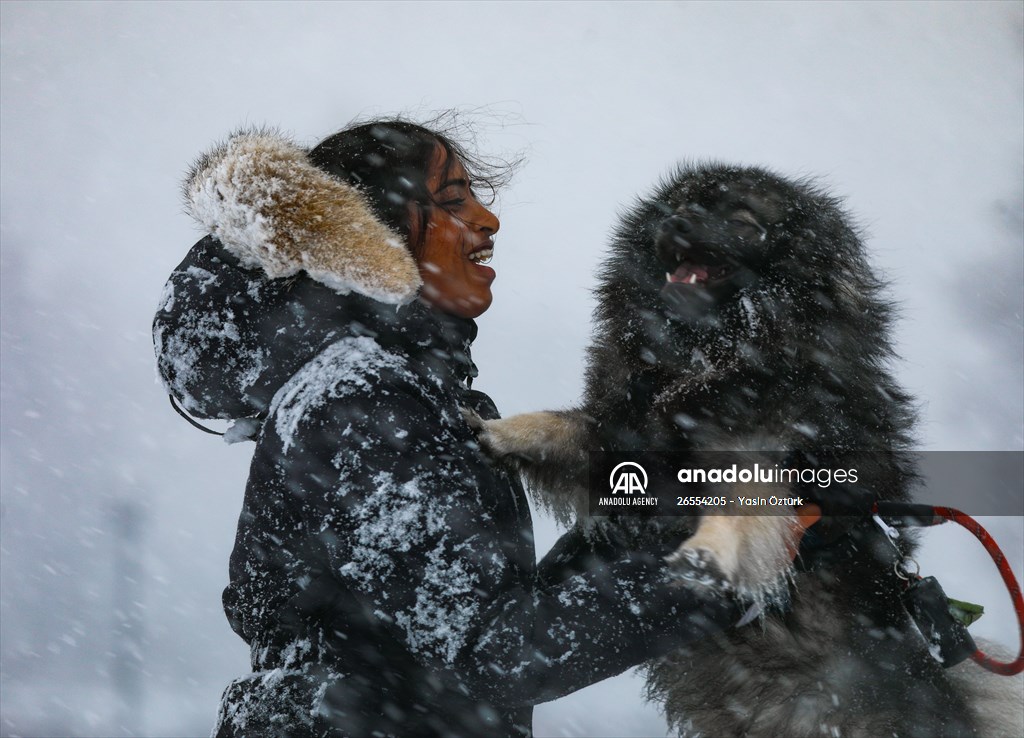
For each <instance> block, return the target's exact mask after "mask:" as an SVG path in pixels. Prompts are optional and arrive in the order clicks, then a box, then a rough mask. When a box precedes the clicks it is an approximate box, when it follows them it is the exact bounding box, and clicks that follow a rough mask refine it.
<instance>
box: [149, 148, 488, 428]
mask: <svg viewBox="0 0 1024 738" xmlns="http://www.w3.org/2000/svg"><path fill="white" fill-rule="evenodd" d="M184 192H185V196H186V202H187V208H188V211H189V213H190V214H191V215H192V216H193V217H194V218H195V219H196V220H197V221H199V223H200V224H201V225H202V226H203V227H204V228H206V229H207V230H208V231H209V232H210V233H211V234H212V235H210V236H207V237H206V238H204V239H202V240H201V241H200V242H199V243H197V244H196V245H195V246H194V247H193V248H192V250H191V251H190V252H189V254H188V256H187V257H186V258H185V260H184V261H183V262H182V263H181V264H180V265H178V267H177V268H176V269H175V270H174V272H173V273H172V274H171V277H170V279H168V281H167V284H166V286H165V288H164V294H163V296H162V299H161V301H160V305H159V307H158V309H157V313H156V316H155V318H154V320H153V341H154V345H155V348H156V355H157V367H158V371H159V374H160V377H161V379H162V380H163V383H164V386H165V387H166V389H167V391H168V393H170V394H171V395H173V396H174V397H175V398H176V399H177V400H178V401H179V402H180V403H181V404H182V405H183V406H184V407H185V409H186V410H188V411H189V412H190V413H191V414H193V415H195V416H197V417H202V418H224V419H238V418H249V417H254V416H258V415H262V414H264V413H265V412H266V410H267V408H268V407H269V405H270V402H271V400H272V399H273V397H274V394H275V393H276V392H277V390H278V389H280V388H281V387H282V386H283V385H284V384H285V383H286V382H287V381H288V379H289V378H290V377H292V376H293V375H294V374H295V373H296V372H297V371H298V370H299V369H300V368H301V367H302V366H303V365H304V364H306V363H307V362H309V361H310V360H311V359H313V358H314V357H315V356H317V355H318V354H319V353H320V352H321V351H323V350H324V349H325V348H326V347H327V346H329V345H331V344H332V343H334V342H336V341H339V340H341V339H342V338H345V337H349V336H356V337H358V336H369V337H372V338H373V339H374V340H375V341H377V342H378V343H379V344H381V345H383V346H393V347H395V349H396V350H398V351H400V352H403V353H407V354H409V353H413V352H415V351H419V350H421V349H422V350H427V349H430V350H433V351H434V352H435V353H436V354H437V355H441V356H445V357H448V360H449V361H450V360H453V359H454V360H455V361H456V363H460V364H461V365H460V366H459V367H456V368H454V369H453V371H454V372H455V373H456V374H457V375H458V376H460V377H465V376H467V375H470V374H472V372H473V371H474V370H473V368H472V364H471V362H470V360H469V357H468V344H469V342H470V341H471V340H472V338H473V336H474V335H475V331H476V326H475V324H474V323H473V322H472V321H461V320H457V319H448V318H446V317H443V316H441V315H440V314H438V313H436V311H433V310H430V309H429V308H427V307H426V306H425V305H423V304H422V303H421V302H419V301H417V300H415V299H414V298H415V297H416V295H417V294H418V291H419V288H420V284H421V283H420V276H419V271H418V269H417V267H416V263H415V261H414V260H413V258H412V256H411V255H410V254H409V252H408V251H407V250H406V249H405V248H404V246H403V245H402V241H401V238H400V237H399V236H397V235H396V234H395V233H393V232H392V231H391V230H389V229H388V228H386V227H385V226H384V225H383V224H382V223H381V222H380V221H379V220H378V219H377V218H376V217H375V216H374V215H373V213H372V211H371V210H370V208H369V206H368V205H367V203H366V200H365V199H364V198H363V196H362V195H361V194H360V193H359V192H358V191H357V190H356V189H354V188H353V187H351V186H349V185H347V184H345V183H343V182H340V181H338V180H336V179H334V178H332V177H331V176H329V175H327V174H325V173H323V172H321V171H320V170H319V169H317V168H316V167H314V166H313V165H312V164H310V162H309V160H308V159H307V157H306V154H305V152H304V151H303V150H302V149H301V148H299V147H298V146H296V145H294V144H292V143H291V142H289V141H287V140H286V139H284V138H282V137H280V136H278V135H277V134H273V133H268V132H265V131H248V132H242V133H239V134H236V135H235V136H232V137H231V138H230V139H229V140H228V142H227V143H226V144H223V145H220V146H218V147H216V148H215V149H214V150H213V151H211V152H210V153H208V154H206V155H205V156H203V157H202V158H201V159H199V161H198V162H197V163H196V165H195V166H194V167H193V169H192V171H191V173H190V174H189V176H188V179H187V180H186V182H185V184H184Z"/></svg>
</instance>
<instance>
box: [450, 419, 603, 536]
mask: <svg viewBox="0 0 1024 738" xmlns="http://www.w3.org/2000/svg"><path fill="white" fill-rule="evenodd" d="M463 414H464V415H465V416H466V421H467V422H468V423H469V425H470V426H471V427H472V428H473V430H475V431H476V434H477V440H478V441H479V442H480V446H481V447H482V448H483V449H484V451H485V452H486V453H487V454H488V455H489V456H491V457H492V458H495V459H498V460H502V461H507V462H510V463H512V464H514V465H515V466H516V467H518V468H519V470H520V471H522V472H523V474H524V475H525V476H526V479H527V482H528V483H529V487H530V491H531V492H532V493H533V495H534V497H535V499H537V501H538V502H539V503H540V504H542V505H543V506H544V507H547V508H548V509H550V510H551V511H552V512H553V513H554V514H555V515H556V516H557V517H558V518H559V519H561V520H563V522H569V521H570V520H571V519H572V517H573V516H574V515H578V514H582V513H584V512H585V501H586V486H587V482H588V480H587V472H588V459H587V448H588V445H589V440H588V439H589V434H590V428H591V423H590V418H589V417H588V416H587V415H585V414H584V413H582V412H580V411H577V410H565V411H554V412H539V413H523V414H522V415H513V416H512V417H510V418H502V419H500V420H483V419H482V418H480V417H478V416H476V415H474V414H472V413H468V412H465V411H464V413H463Z"/></svg>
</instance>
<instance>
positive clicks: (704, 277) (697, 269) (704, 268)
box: [665, 261, 732, 284]
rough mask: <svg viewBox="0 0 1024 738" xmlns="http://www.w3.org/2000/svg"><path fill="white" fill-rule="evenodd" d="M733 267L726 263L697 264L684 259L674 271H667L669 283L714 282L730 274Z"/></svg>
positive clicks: (666, 277)
mask: <svg viewBox="0 0 1024 738" xmlns="http://www.w3.org/2000/svg"><path fill="white" fill-rule="evenodd" d="M730 272H732V269H731V268H729V267H728V266H727V265H725V264H697V263H696V262H693V261H683V262H682V263H681V264H680V265H679V266H678V267H676V270H675V271H674V272H665V281H666V283H668V284H714V283H715V282H719V281H721V280H723V279H725V278H726V277H728V276H729V274H730Z"/></svg>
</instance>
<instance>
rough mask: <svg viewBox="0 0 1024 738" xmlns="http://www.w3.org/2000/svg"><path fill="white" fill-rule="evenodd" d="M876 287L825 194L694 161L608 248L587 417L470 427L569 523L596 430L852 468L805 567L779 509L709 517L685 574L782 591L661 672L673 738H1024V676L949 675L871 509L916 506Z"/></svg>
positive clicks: (847, 226) (683, 559)
mask: <svg viewBox="0 0 1024 738" xmlns="http://www.w3.org/2000/svg"><path fill="white" fill-rule="evenodd" d="M881 292H882V284H881V283H880V282H879V281H878V280H877V279H876V278H875V277H874V276H873V274H872V272H871V270H870V269H869V267H868V264H867V262H866V259H865V255H864V251H863V247H862V243H861V238H860V236H859V234H858V232H857V231H856V230H855V228H853V227H852V226H851V222H850V218H849V217H848V216H847V215H846V214H845V213H844V211H843V210H842V208H841V207H840V205H839V203H838V201H837V200H835V199H834V198H832V197H831V196H829V195H828V194H827V193H826V192H825V191H824V190H822V189H821V188H819V187H817V186H815V185H814V184H813V183H810V182H806V181H800V182H797V181H790V180H787V179H784V178H782V177H779V176H777V175H774V174H772V173H770V172H768V171H766V170H763V169H758V168H748V167H731V166H723V165H700V166H683V167H680V168H679V169H678V170H677V171H676V172H675V173H674V174H673V175H672V176H671V177H669V178H668V179H667V180H666V181H664V182H663V183H662V184H661V186H659V187H658V188H657V189H656V191H655V192H654V193H653V196H652V197H650V198H648V199H644V200H641V201H640V202H638V203H637V204H636V205H635V206H634V207H633V208H632V209H631V210H630V212H629V213H628V214H627V215H626V216H625V217H624V218H623V220H622V222H621V225H620V226H619V228H618V230H617V232H616V233H615V236H614V238H613V240H612V246H611V252H610V254H609V256H608V258H607V260H606V261H605V262H604V266H603V268H602V269H601V272H600V278H599V284H598V288H597V295H598V299H599V302H598V308H597V314H596V328H595V336H594V341H593V344H592V345H591V347H590V348H589V352H588V359H589V364H588V369H587V374H586V391H585V395H584V400H583V403H582V405H581V406H580V407H579V408H578V409H576V410H571V411H562V412H557V413H531V414H529V415H527V416H518V417H513V418H509V419H506V420H498V421H487V422H479V423H478V424H477V425H478V427H479V431H480V438H481V441H482V443H483V444H484V445H485V446H486V447H488V448H489V449H490V450H491V452H492V453H493V454H495V455H496V456H499V457H505V458H510V459H517V460H518V461H519V463H520V464H521V465H522V467H523V469H524V471H525V472H526V474H527V477H528V478H529V479H530V480H531V482H532V486H533V487H534V488H535V489H536V490H538V493H539V495H540V497H541V500H542V502H543V503H544V504H546V505H548V506H549V507H551V508H553V509H554V510H555V511H556V513H558V514H560V515H561V516H563V517H565V516H570V517H571V515H572V514H573V513H574V512H575V513H576V514H579V515H586V503H585V500H586V495H585V490H584V489H583V487H584V479H585V476H584V472H583V462H584V461H585V460H586V459H585V458H584V456H583V455H582V454H581V452H580V449H581V448H585V447H588V446H590V447H593V445H594V444H593V443H591V442H592V441H593V440H594V439H595V437H597V438H598V439H599V440H600V444H603V446H604V447H610V448H613V449H621V450H624V451H629V450H631V449H637V448H654V449H657V450H658V452H659V453H664V454H669V455H671V458H673V459H687V458H689V459H694V458H696V459H699V458H700V456H701V454H706V453H707V452H746V453H750V452H763V451H773V452H781V453H783V454H786V455H787V458H793V459H800V460H802V461H803V462H804V464H805V465H807V464H810V465H812V466H818V467H821V468H824V467H829V466H831V467H833V468H835V467H840V468H846V469H851V468H852V469H857V470H858V472H859V481H858V483H857V484H852V485H850V484H847V485H833V486H832V487H830V488H829V489H828V490H820V489H819V490H812V491H814V492H816V494H815V497H816V498H817V501H818V502H819V503H820V504H821V505H822V507H823V508H824V511H825V514H826V517H825V519H824V520H823V522H822V523H820V524H819V525H818V526H816V528H815V529H814V536H813V537H814V541H815V542H816V544H817V545H816V546H814V547H813V549H812V547H811V546H809V545H805V547H804V550H803V553H804V556H803V558H802V559H801V560H800V561H799V562H798V564H799V571H796V570H789V571H787V569H788V568H789V567H788V565H789V558H788V556H786V555H785V551H786V545H787V542H788V541H789V540H791V536H792V533H791V529H790V527H789V519H788V518H786V517H784V516H783V517H749V516H719V517H714V518H705V520H704V522H703V523H701V524H700V526H699V528H698V529H697V530H696V533H695V535H693V536H692V537H691V538H690V539H689V540H688V541H687V542H686V543H685V544H684V546H683V547H682V548H681V549H680V550H679V552H678V553H677V554H676V555H675V557H674V562H675V564H676V566H678V567H679V570H680V573H681V574H682V575H684V576H688V575H689V574H692V569H693V568H694V565H696V566H697V567H701V568H703V569H704V570H710V571H712V572H714V573H717V574H719V575H720V576H721V577H722V578H723V579H724V584H725V585H726V586H724V587H723V591H725V590H738V591H739V592H740V593H741V594H743V595H745V596H748V597H749V596H753V597H755V598H760V599H761V600H762V601H768V602H770V601H772V600H773V599H775V600H780V599H781V600H783V601H785V600H786V599H790V605H789V606H788V608H781V609H769V610H768V614H767V615H766V616H764V617H763V618H762V621H761V627H757V626H756V625H755V626H752V627H747V628H739V629H735V630H734V631H732V632H730V633H728V634H726V635H724V636H722V637H721V639H719V640H718V641H717V642H712V641H706V642H702V643H699V644H697V645H695V646H693V647H691V648H689V649H687V650H686V651H680V652H678V653H676V654H674V655H673V656H671V657H668V658H664V659H662V660H660V661H658V662H656V663H652V664H651V665H650V666H649V682H648V689H649V694H650V696H651V697H652V698H654V699H656V700H659V701H660V702H662V703H663V705H664V708H665V711H666V715H667V717H668V720H669V721H670V723H671V724H672V725H673V726H674V727H675V728H676V729H678V730H679V731H680V733H682V734H686V735H702V736H791V737H793V738H796V737H797V736H807V737H810V736H843V737H844V738H849V737H850V736H862V737H864V738H876V737H877V736H901V737H906V736H921V737H922V738H923V737H925V736H927V737H929V738H931V737H933V736H978V737H980V736H993V735H1004V736H1019V735H1022V734H1024V727H1022V726H1021V701H1020V680H1019V679H1006V678H1002V679H1001V680H1000V678H998V677H994V676H992V675H990V674H988V673H987V672H984V671H982V670H981V669H980V668H979V667H977V666H975V665H973V664H972V663H967V664H963V665H960V666H957V667H955V668H951V669H948V670H946V669H943V668H942V666H941V665H940V664H939V663H937V662H936V660H935V659H933V658H932V656H931V655H930V654H929V651H928V644H927V643H925V641H924V639H923V638H922V636H921V635H920V633H919V632H918V631H917V629H916V627H915V626H914V624H913V622H912V621H911V619H910V617H909V616H908V614H907V612H906V610H905V609H904V607H903V605H902V603H901V601H900V595H901V592H902V591H903V589H904V585H903V583H902V582H901V580H900V579H899V578H898V577H897V575H896V574H895V572H894V564H895V563H896V562H897V561H898V560H899V559H900V558H901V557H902V556H905V555H907V554H909V553H910V551H911V550H912V548H913V543H912V541H910V540H908V538H907V537H906V536H904V538H903V539H902V540H901V541H900V542H899V549H897V546H895V545H893V544H892V543H891V542H890V541H889V540H888V539H887V538H886V536H885V535H884V534H883V533H882V531H881V530H880V529H879V528H878V527H876V526H874V525H873V524H872V523H871V520H870V517H869V516H868V515H867V514H866V513H867V510H868V509H869V507H870V503H871V501H872V500H877V499H881V500H906V499H908V497H909V494H910V488H911V486H912V485H913V483H914V481H915V478H916V474H915V468H914V464H913V462H912V458H911V456H910V455H909V454H908V451H907V449H908V447H909V445H910V442H911V430H912V423H913V411H912V406H911V401H910V398H909V397H908V396H907V395H906V394H905V393H904V392H903V391H901V390H900V389H899V387H898V386H897V385H896V384H895V382H894V381H893V379H892V376H891V373H890V370H889V366H888V365H889V362H890V360H891V359H892V357H893V352H892V349H891V346H890V343H889V340H888V332H889V325H890V321H891V315H892V309H891V307H890V305H889V304H888V303H887V302H886V301H885V300H884V299H883V298H882V296H881ZM747 458H748V459H749V458H750V457H749V456H748V457H747ZM783 491H788V493H790V494H792V493H803V494H805V495H806V493H807V491H808V490H792V489H790V490H783ZM738 492H740V490H738V489H732V490H729V493H730V494H731V495H732V496H735V494H737V493H738ZM762 494H765V493H763V492H762ZM842 513H845V514H842ZM694 523H695V521H693V520H692V519H680V520H679V521H678V523H677V524H678V525H679V526H681V527H682V528H683V529H684V530H688V531H689V532H690V533H693V532H694V528H693V526H694ZM607 524H608V523H607V522H606V521H600V522H599V523H597V524H595V527H596V528H598V529H599V528H600V526H601V525H607ZM688 570H689V571H688ZM691 583H694V582H693V580H692V579H691ZM694 584H695V583H694Z"/></svg>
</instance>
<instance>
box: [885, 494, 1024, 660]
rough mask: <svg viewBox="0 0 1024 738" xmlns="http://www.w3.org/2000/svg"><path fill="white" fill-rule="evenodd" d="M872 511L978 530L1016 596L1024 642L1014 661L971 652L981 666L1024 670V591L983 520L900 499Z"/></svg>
mask: <svg viewBox="0 0 1024 738" xmlns="http://www.w3.org/2000/svg"><path fill="white" fill-rule="evenodd" d="M871 512H872V513H874V514H876V515H881V516H883V517H890V516H891V517H896V518H902V521H901V522H902V524H903V525H919V526H928V525H938V524H939V523H945V522H946V521H947V520H952V521H953V522H954V523H958V524H959V525H962V526H963V527H964V528H966V529H967V530H969V531H970V532H971V533H972V534H974V537H975V538H977V539H978V540H979V541H981V545H983V546H984V547H985V550H986V551H988V554H989V556H991V557H992V561H994V562H995V564H996V567H997V568H998V569H999V574H1000V576H1002V578H1003V584H1005V585H1006V590H1007V591H1008V592H1009V593H1010V599H1011V600H1013V610H1014V612H1015V613H1016V614H1017V625H1018V627H1019V629H1020V644H1021V645H1020V649H1019V650H1018V652H1017V658H1016V659H1014V660H1013V661H1010V662H1004V661H997V660H996V659H994V658H992V657H991V656H989V655H988V654H986V653H984V652H983V651H982V650H981V649H980V648H979V649H977V650H976V651H975V652H974V653H973V654H971V658H972V659H973V660H974V661H975V662H976V663H977V664H979V665H980V666H983V667H984V668H986V669H988V670H989V671H991V672H993V673H995V674H1002V675H1003V676H1014V675H1016V674H1020V673H1021V672H1022V671H1024V596H1022V594H1021V589H1020V584H1018V582H1017V578H1016V577H1015V576H1013V570H1012V569H1010V562H1008V561H1007V560H1006V556H1005V554H1003V552H1002V550H1001V549H1000V548H999V545H998V544H997V543H996V542H995V540H994V539H993V538H992V536H991V535H989V532H988V531H987V530H985V528H983V527H982V525H981V523H979V522H978V521H977V520H975V519H974V518H972V517H971V516H970V515H966V514H964V513H962V512H960V511H959V510H956V509H954V508H952V507H932V506H930V505H914V504H907V503H900V502H876V503H875V505H874V507H872V509H871Z"/></svg>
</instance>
